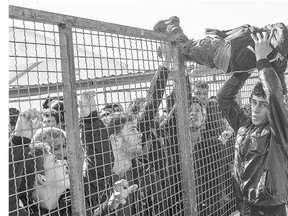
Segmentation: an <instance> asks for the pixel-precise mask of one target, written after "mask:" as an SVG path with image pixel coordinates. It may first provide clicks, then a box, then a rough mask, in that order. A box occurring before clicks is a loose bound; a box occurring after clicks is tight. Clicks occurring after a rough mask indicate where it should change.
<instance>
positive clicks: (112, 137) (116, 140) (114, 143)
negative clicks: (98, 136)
mask: <svg viewBox="0 0 288 216" xmlns="http://www.w3.org/2000/svg"><path fill="white" fill-rule="evenodd" d="M109 139H110V141H111V144H112V146H115V147H116V148H119V147H120V145H121V142H120V139H121V138H120V137H119V136H117V135H116V134H111V135H110V137H109Z"/></svg>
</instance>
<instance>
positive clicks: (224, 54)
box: [181, 37, 231, 73]
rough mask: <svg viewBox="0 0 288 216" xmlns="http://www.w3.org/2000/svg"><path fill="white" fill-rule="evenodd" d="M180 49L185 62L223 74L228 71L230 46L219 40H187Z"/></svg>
mask: <svg viewBox="0 0 288 216" xmlns="http://www.w3.org/2000/svg"><path fill="white" fill-rule="evenodd" d="M181 48H182V54H183V55H184V56H185V58H186V59H185V60H188V61H189V60H190V61H195V62H196V63H198V64H201V65H205V66H207V67H209V68H216V69H220V70H222V71H223V72H225V73H226V72H227V70H228V67H229V62H230V56H231V46H230V43H227V42H226V41H224V40H222V39H220V38H217V37H215V38H212V37H205V38H204V39H201V40H188V41H187V42H186V43H184V44H182V47H181Z"/></svg>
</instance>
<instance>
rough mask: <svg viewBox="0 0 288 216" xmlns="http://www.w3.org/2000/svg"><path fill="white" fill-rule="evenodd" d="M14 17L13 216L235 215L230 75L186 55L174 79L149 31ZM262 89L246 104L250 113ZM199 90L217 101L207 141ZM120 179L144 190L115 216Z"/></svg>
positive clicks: (15, 12) (23, 11)
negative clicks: (223, 95)
mask: <svg viewBox="0 0 288 216" xmlns="http://www.w3.org/2000/svg"><path fill="white" fill-rule="evenodd" d="M9 10H10V13H9V17H10V20H9V61H10V62H9V77H10V80H9V111H10V131H9V137H10V144H9V152H10V155H9V213H10V214H11V215H25V214H27V212H28V215H34V214H35V215H36V214H41V215H42V214H43V215H71V214H72V212H73V215H85V214H86V215H93V213H94V215H97V214H98V215H101V214H103V215H104V214H107V215H113V214H116V215H231V214H232V213H234V212H235V200H234V196H233V194H232V188H231V184H230V171H229V164H231V163H232V161H233V158H234V142H233V141H234V134H233V131H231V129H229V124H227V123H226V122H225V118H224V116H223V115H222V113H221V110H220V109H219V107H218V105H217V101H216V100H215V98H214V96H215V95H216V93H217V91H218V90H219V89H220V87H221V85H222V84H223V83H224V81H225V80H226V79H227V76H226V75H224V74H222V73H221V72H220V71H217V70H211V69H208V68H206V67H203V66H200V65H198V64H195V63H189V64H187V63H185V62H184V61H183V60H182V58H181V55H180V54H179V50H178V47H176V46H173V47H172V49H173V56H172V59H173V60H172V64H171V67H170V68H169V70H167V69H165V68H164V67H162V66H165V62H163V59H161V58H159V57H158V55H157V49H158V47H159V46H160V45H165V44H167V41H168V40H167V38H166V37H165V36H164V35H162V34H159V33H155V32H152V31H149V30H143V29H138V28H132V27H127V26H122V25H116V24H111V23H105V22H100V21H95V20H88V19H82V18H77V17H71V16H66V15H60V14H55V13H49V12H43V11H38V10H31V9H27V8H20V7H14V6H10V8H9ZM188 80H189V83H190V84H191V85H190V84H189V86H190V87H189V88H183V86H186V84H187V82H188ZM199 81H203V82H199ZM253 83H255V76H254V78H253V76H252V78H250V80H249V82H248V84H247V85H246V86H245V88H244V90H243V91H242V92H241V94H242V95H239V103H240V104H243V106H244V105H245V104H246V103H247V102H248V97H249V95H248V93H247V92H248V90H249V89H251V86H252V85H253ZM199 86H200V87H199ZM197 88H200V89H201V88H202V92H201V91H198V90H197ZM173 89H174V90H173ZM203 89H204V90H203ZM207 89H209V90H208V93H207V91H206V90H207ZM190 90H191V91H192V94H194V95H195V96H197V97H204V98H203V100H207V102H206V103H203V101H200V102H199V104H200V105H201V108H200V109H201V112H203V113H202V115H201V118H202V119H201V125H202V126H201V128H198V129H199V130H201V136H200V138H199V137H198V139H197V140H195V134H193V133H192V132H191V130H190V129H189V125H190V123H189V118H187V116H188V115H187V107H188V103H189V100H187V99H186V98H187V95H190V92H189V91H190ZM205 98H206V99H205ZM240 98H241V99H242V100H240ZM174 104H176V106H175V105H174ZM202 105H203V106H202ZM176 109H177V112H176ZM17 119H18V120H19V119H20V120H21V121H22V122H21V123H22V124H20V126H19V124H18V126H17V125H16V121H17ZM28 120H32V121H31V122H30V123H27V121H28ZM25 121H26V122H25ZM25 124H26V125H25ZM27 125H28V126H27ZM15 126H16V128H15ZM33 126H35V128H33ZM52 126H53V127H52ZM20 129H22V130H23V131H25V129H26V130H27V131H26V132H25V133H24V132H21V131H20ZM19 131H20V132H19ZM129 135H130V136H129ZM23 137H24V138H23ZM191 143H192V144H191ZM66 146H67V148H66ZM67 159H68V165H67V163H66V162H65V161H66V160H67ZM68 166H69V167H68ZM121 179H126V180H127V182H128V184H129V185H130V186H131V185H133V184H136V185H137V186H138V188H137V189H135V190H133V189H131V188H130V189H131V190H133V191H131V192H130V191H129V192H130V193H128V194H127V196H128V197H127V199H126V204H120V205H119V206H118V207H117V208H116V209H111V202H109V201H108V200H109V198H110V199H111V196H113V194H112V192H113V189H114V190H116V191H118V192H119V190H120V189H121V187H122V186H123V185H122V186H121V184H120V183H119V180H121ZM116 182H117V184H116V186H115V183H116ZM122 183H123V182H122ZM125 187H126V185H125ZM125 187H124V188H125ZM119 188H120V189H119ZM122 189H123V188H122ZM124 192H125V193H126V192H127V191H124ZM114 195H115V193H114ZM122 201H123V200H122Z"/></svg>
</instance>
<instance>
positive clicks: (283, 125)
mask: <svg viewBox="0 0 288 216" xmlns="http://www.w3.org/2000/svg"><path fill="white" fill-rule="evenodd" d="M251 38H252V39H253V41H254V43H255V58H256V61H257V63H256V65H257V69H258V73H259V78H260V81H259V82H258V83H257V84H256V85H255V86H254V89H253V90H252V93H251V97H250V103H251V112H252V113H251V115H249V116H248V115H247V114H246V113H245V111H244V110H243V109H241V108H240V107H239V105H238V104H237V102H236V101H235V98H236V95H237V93H238V92H239V91H240V89H241V88H242V86H243V85H244V83H245V81H246V80H247V78H248V77H249V76H250V74H249V73H235V74H233V75H232V76H231V77H230V79H229V80H227V82H226V83H225V84H224V85H223V86H222V88H221V90H220V91H219V93H218V95H217V98H218V102H219V105H220V107H221V108H222V110H223V112H224V114H225V116H226V117H227V119H228V121H229V123H230V125H231V126H232V128H233V129H234V131H237V136H236V143H235V158H234V166H233V170H232V176H233V177H232V181H233V182H234V184H233V187H234V189H235V195H236V199H237V201H238V202H237V204H238V208H239V210H240V212H241V215H245V216H246V215H249V216H252V215H253V216H258V215H259V216H260V215H261V216H262V215H264V216H268V215H269V216H276V215H277V216H286V210H285V203H287V200H288V169H287V167H288V166H287V165H288V137H287V134H288V116H287V114H286V110H285V105H284V96H283V88H282V86H281V83H280V80H279V78H278V76H277V74H276V72H275V69H274V67H273V65H272V64H271V63H270V62H269V60H268V56H269V55H270V53H271V52H273V45H271V40H272V35H268V34H267V33H265V32H263V33H262V35H261V33H257V34H256V36H255V35H253V34H251Z"/></svg>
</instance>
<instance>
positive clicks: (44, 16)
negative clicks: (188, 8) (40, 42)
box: [9, 5, 168, 41]
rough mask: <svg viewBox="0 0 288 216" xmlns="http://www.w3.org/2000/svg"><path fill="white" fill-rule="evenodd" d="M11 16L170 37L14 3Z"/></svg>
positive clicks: (164, 36) (26, 19) (144, 35)
mask: <svg viewBox="0 0 288 216" xmlns="http://www.w3.org/2000/svg"><path fill="white" fill-rule="evenodd" d="M9 18H11V19H20V20H25V21H32V22H42V23H47V24H53V25H61V24H66V23H67V24H68V23H69V25H71V26H72V27H73V28H80V29H88V30H94V31H102V32H106V33H112V34H122V35H129V36H133V37H141V38H149V39H154V40H161V41H168V37H167V36H166V35H164V34H162V33H158V32H154V31H151V30H146V29H141V28H136V27H129V26H124V25H118V24H113V23H107V22H102V21H96V20H91V19H86V18H80V17H74V16H68V15H63V14H57V13H53V12H47V11H42V10H35V9H31V8H24V7H18V6H13V5H9Z"/></svg>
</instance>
